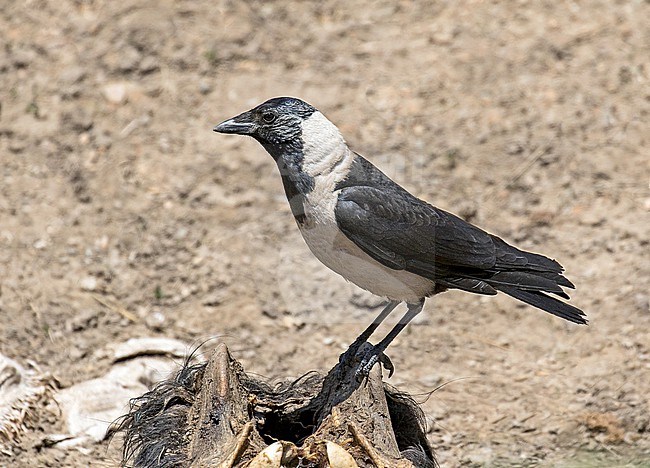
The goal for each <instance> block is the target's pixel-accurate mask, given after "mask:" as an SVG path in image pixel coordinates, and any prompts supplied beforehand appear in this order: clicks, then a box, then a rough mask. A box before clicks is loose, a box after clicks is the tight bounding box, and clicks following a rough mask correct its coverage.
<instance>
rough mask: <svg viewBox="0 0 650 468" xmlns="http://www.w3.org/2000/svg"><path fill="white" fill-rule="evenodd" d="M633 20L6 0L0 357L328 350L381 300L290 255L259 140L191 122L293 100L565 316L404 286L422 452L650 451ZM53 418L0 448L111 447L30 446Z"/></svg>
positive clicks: (57, 360) (65, 371)
mask: <svg viewBox="0 0 650 468" xmlns="http://www.w3.org/2000/svg"><path fill="white" fill-rule="evenodd" d="M649 17H650V3H648V2H647V1H641V0H637V1H618V2H606V1H585V2H528V1H518V2H485V1H467V2H433V3H429V2H409V1H401V2H392V1H380V2H372V3H368V4H365V5H361V4H350V3H349V2H343V1H340V2H323V3H317V2H287V1H273V2H261V1H253V2H231V1H212V2H207V1H193V2H189V1H182V2H172V1H161V2H156V3H155V5H154V4H151V3H150V2H144V1H135V0H128V1H124V2H94V1H77V2H74V1H62V2H56V3H55V2H45V1H27V2H9V3H7V2H5V3H4V4H3V6H2V8H1V9H0V31H2V33H1V35H2V36H1V37H2V44H1V46H0V81H1V83H2V84H1V86H0V105H1V107H0V158H1V162H2V164H1V166H0V170H1V171H2V183H1V184H0V352H2V353H4V354H6V355H8V356H10V357H12V358H15V359H17V360H19V361H21V362H25V361H27V360H33V361H35V362H36V363H38V364H39V365H40V366H41V367H42V368H43V369H44V370H46V371H49V372H51V373H53V374H54V375H56V376H57V377H58V379H59V380H60V383H61V385H62V386H64V387H65V386H69V385H72V384H74V383H77V382H80V381H83V380H86V379H89V378H92V377H96V376H98V375H100V374H102V373H104V372H105V371H106V370H107V369H108V367H109V365H110V360H109V359H108V358H107V356H106V353H105V352H103V351H102V350H103V349H105V347H106V345H108V344H109V343H112V342H117V341H123V340H125V339H128V338H130V337H137V336H150V335H159V336H170V337H177V338H180V339H183V340H185V341H187V342H188V343H198V342H200V341H202V340H204V339H206V338H208V337H210V336H213V335H219V336H221V338H222V339H223V340H224V341H226V343H228V345H229V347H230V348H231V350H232V351H233V353H234V354H235V356H236V357H237V358H238V359H240V360H242V362H243V363H244V364H245V366H246V368H247V370H249V371H254V372H258V373H259V374H263V375H266V376H269V377H271V378H283V377H287V376H297V375H300V374H302V373H304V372H306V371H308V370H310V369H328V368H330V367H331V365H332V364H333V363H334V362H335V360H336V358H337V356H338V354H339V353H340V352H341V351H342V350H343V349H344V348H345V346H346V345H347V344H348V343H349V342H351V341H352V340H353V339H354V337H355V336H356V334H357V333H358V332H359V331H360V330H362V329H363V327H364V326H365V325H366V324H367V322H368V321H369V320H370V319H371V317H372V316H373V314H375V313H376V312H377V308H378V306H379V304H380V301H378V300H377V299H375V298H373V297H372V296H370V295H368V294H366V293H363V292H359V291H358V290H356V289H355V288H354V287H353V286H350V285H348V284H347V283H345V281H344V280H342V279H341V278H339V277H337V276H336V275H335V274H334V273H330V272H329V271H327V270H326V269H325V268H324V267H322V266H320V265H319V264H318V262H317V261H316V260H314V259H313V258H311V256H310V254H309V253H308V251H307V248H306V247H305V245H304V244H303V242H302V240H301V239H300V237H299V234H298V233H297V229H296V227H295V225H294V222H293V219H292V217H291V215H290V213H289V209H288V206H287V203H286V201H285V199H284V195H283V194H282V191H281V184H280V181H279V178H278V176H277V173H276V169H275V167H274V164H273V161H272V160H271V159H270V158H269V157H268V156H267V155H266V154H265V153H264V151H263V150H262V148H261V147H259V146H258V145H257V144H256V143H255V142H253V141H248V140H245V139H241V138H234V137H225V136H221V135H215V134H213V133H212V132H211V128H212V126H213V125H214V124H216V123H218V122H219V121H220V120H222V119H225V118H227V117H230V116H232V115H234V114H235V113H238V112H240V111H242V110H245V109H246V108H249V107H251V106H252V105H254V104H257V103H258V102H261V101H263V100H265V99H267V98H269V97H272V96H277V95H293V96H299V97H302V98H303V99H305V100H307V101H309V102H310V103H312V104H314V105H315V106H316V107H318V108H319V109H321V110H322V111H323V112H324V113H325V114H326V115H327V116H328V117H329V118H330V119H331V120H332V121H334V122H335V123H336V124H337V125H338V126H339V127H340V128H341V130H342V132H343V133H344V135H345V136H346V138H347V140H348V143H349V144H350V145H351V146H352V147H353V148H354V149H355V150H357V151H358V152H360V153H361V154H363V155H365V156H366V157H368V158H369V159H370V160H372V161H373V162H374V163H375V164H377V165H378V166H379V167H381V168H383V169H384V170H385V171H387V172H388V173H389V174H390V175H392V176H394V178H395V179H396V180H397V181H398V182H400V183H402V184H403V185H404V186H406V187H407V188H408V189H410V190H411V191H413V192H414V193H416V194H417V195H419V196H421V197H422V198H425V199H426V200H428V201H430V202H432V203H434V204H436V205H437V206H439V207H441V208H444V209H448V210H450V211H453V212H456V213H458V214H460V215H462V216H464V217H466V218H467V219H470V220H471V221H473V222H475V223H477V224H479V225H481V226H482V227H484V228H485V229H487V230H489V231H491V232H493V233H495V234H498V235H500V236H502V237H504V238H505V239H507V240H509V241H511V242H515V243H516V244H517V245H519V246H521V247H523V248H526V249H531V250H534V251H539V252H541V253H545V254H547V255H550V256H553V257H555V258H557V259H558V260H560V261H561V262H562V264H563V265H564V266H565V267H566V269H567V274H568V276H569V277H570V278H571V280H572V281H573V282H574V283H575V284H576V285H577V290H576V291H575V293H574V294H573V297H572V303H574V304H576V305H578V306H580V307H581V308H583V309H584V310H585V311H586V312H587V313H588V316H589V319H590V321H591V323H590V325H589V326H588V327H578V326H573V325H569V324H566V323H563V322H562V321H560V320H559V319H556V318H554V317H551V316H549V315H546V314H543V313H541V312H539V311H536V310H533V309H532V308H530V307H525V306H521V305H519V304H517V303H516V302H514V301H512V300H509V299H508V298H496V299H492V298H487V299H485V298H480V297H477V296H472V295H468V294H464V293H460V292H450V293H446V294H444V295H441V296H439V297H436V298H435V299H434V300H430V301H429V302H428V304H427V306H426V308H425V313H424V316H423V318H422V319H421V320H420V321H419V322H418V323H417V324H415V325H412V326H411V327H410V328H409V329H408V330H407V331H406V332H405V333H404V334H403V335H402V336H400V338H399V339H398V340H397V342H396V343H395V344H394V345H393V346H392V347H391V349H390V352H389V354H390V356H391V358H392V359H393V362H394V363H395V365H396V367H397V372H396V375H395V376H394V377H393V379H392V382H391V383H392V384H393V385H397V386H398V387H399V388H400V389H401V390H404V391H410V392H412V393H415V394H421V396H420V397H419V398H420V399H421V400H422V401H425V400H426V401H425V403H424V410H425V411H426V413H427V415H428V418H429V420H430V433H429V437H430V440H431V442H432V444H433V445H434V447H435V448H436V449H437V452H438V457H439V459H440V462H441V463H442V466H445V467H455V466H563V467H577V466H650V461H649V460H650V402H649V392H648V389H650V327H649V325H650V311H649V306H648V303H649V295H648V290H650V287H649V286H650V284H649V283H650V281H649V278H650V262H649V261H648V250H649V246H648V242H649V230H650V219H649V218H650V216H649V215H650V191H649V188H648V180H649V179H648V178H649V175H650V171H649V167H648V153H649V149H648V148H649V147H650V141H649V139H650V131H649V127H648V121H649V120H650V114H649V112H650V85H649V83H650V62H649V61H648V57H649V56H650V55H649V54H648V51H649V50H650V26H649V24H650V23H648V20H647V19H648V18H649ZM97 298H99V299H101V300H102V301H103V303H104V304H106V303H108V304H112V305H113V306H112V307H107V306H106V305H104V304H103V303H102V302H100V301H98V300H97ZM122 309H124V310H127V311H130V312H131V313H133V314H135V316H136V317H137V320H135V322H132V321H131V320H129V319H127V318H125V317H123V316H122V315H120V314H119V313H118V311H119V310H122ZM440 386H442V387H440ZM438 387H440V388H438ZM435 388H438V389H437V390H436V391H435V392H434V393H433V394H431V395H430V397H428V398H426V394H427V392H430V391H431V390H433V389H435ZM63 430H64V428H63V427H62V425H61V422H60V421H59V420H58V418H57V417H56V416H50V417H46V416H44V417H43V418H42V420H41V423H40V424H39V425H37V426H36V427H34V428H32V430H31V431H30V432H29V434H28V435H27V436H26V437H24V438H23V441H22V444H21V446H20V447H16V448H15V450H14V455H13V456H12V457H6V458H0V466H89V465H92V466H114V465H115V464H116V463H117V461H118V454H119V451H118V449H119V446H117V445H118V444H113V445H111V446H109V445H108V444H106V443H104V444H99V445H92V446H87V447H82V450H76V449H74V450H63V449H59V448H43V447H41V444H40V441H41V440H42V438H43V435H44V434H47V433H53V432H61V431H63Z"/></svg>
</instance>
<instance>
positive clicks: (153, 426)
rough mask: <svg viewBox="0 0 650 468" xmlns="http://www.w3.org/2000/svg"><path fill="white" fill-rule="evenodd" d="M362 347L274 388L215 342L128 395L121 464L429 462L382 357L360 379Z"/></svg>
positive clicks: (218, 466) (409, 406) (258, 467)
mask: <svg viewBox="0 0 650 468" xmlns="http://www.w3.org/2000/svg"><path fill="white" fill-rule="evenodd" d="M364 346H369V345H367V344H364V345H362V346H361V349H359V350H353V351H351V352H350V353H352V354H350V353H348V354H344V355H343V356H342V357H341V359H340V361H339V363H338V364H337V365H336V366H334V368H333V369H332V370H330V372H329V373H328V374H327V375H326V376H325V377H323V376H321V375H319V374H316V373H310V374H308V375H307V376H303V377H302V378H300V379H298V380H296V381H293V382H285V383H282V384H279V385H277V386H274V387H271V386H270V385H268V384H267V383H265V382H263V381H260V380H258V379H254V378H251V377H250V376H248V375H247V374H246V373H245V372H244V369H243V368H242V366H241V364H239V362H237V361H235V360H234V359H233V358H232V357H231V356H230V354H229V352H228V349H227V348H226V346H225V345H223V344H221V345H219V346H218V347H217V348H216V349H215V351H214V352H213V353H212V356H211V357H210V359H209V360H208V362H207V363H206V364H205V365H199V366H197V365H195V366H186V367H184V368H183V369H181V370H180V371H179V373H178V374H177V376H176V377H175V378H174V379H170V380H169V381H165V382H162V383H161V384H159V386H158V387H156V388H155V389H153V390H152V391H151V392H148V393H147V394H146V395H144V396H143V397H141V398H140V399H137V400H136V401H135V402H134V403H133V407H132V410H131V412H130V413H129V414H128V415H126V416H125V417H124V419H123V420H122V422H121V424H120V427H119V430H122V431H123V432H124V433H125V446H124V455H123V457H124V459H123V464H127V463H129V464H130V463H133V466H136V467H150V466H156V467H161V466H162V467H166V466H169V467H171V466H174V467H191V468H199V467H201V468H204V467H205V468H207V467H215V468H244V467H246V468H268V467H270V468H281V467H284V466H297V465H298V464H299V463H300V466H313V467H326V466H330V467H332V468H365V467H385V468H413V467H415V468H431V467H434V466H435V462H434V459H433V455H432V452H431V450H430V448H429V446H428V443H427V441H426V437H425V435H424V432H423V423H422V414H421V412H420V410H419V409H418V408H417V406H416V405H415V403H414V402H413V400H412V399H410V397H408V396H406V395H404V394H399V393H397V392H395V391H394V390H393V389H391V388H390V387H387V386H386V385H385V384H384V383H383V382H382V370H381V368H380V367H379V366H376V367H375V368H374V369H373V371H372V372H371V374H370V376H369V377H368V378H367V379H365V380H363V381H361V382H360V381H359V380H358V379H357V377H356V375H355V370H356V359H355V358H356V353H357V352H358V353H359V355H362V354H363V352H364V350H365V348H364ZM395 424H398V425H397V426H396V425H395ZM179 434H182V436H180V437H179ZM396 434H397V435H396Z"/></svg>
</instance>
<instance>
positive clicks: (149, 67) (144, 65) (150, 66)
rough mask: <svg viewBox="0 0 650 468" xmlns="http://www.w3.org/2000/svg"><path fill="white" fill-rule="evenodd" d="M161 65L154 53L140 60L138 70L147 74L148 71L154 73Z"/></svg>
mask: <svg viewBox="0 0 650 468" xmlns="http://www.w3.org/2000/svg"><path fill="white" fill-rule="evenodd" d="M159 68H160V66H159V65H158V59H156V57H154V56H152V55H148V56H146V57H145V58H144V59H142V62H140V66H139V67H138V70H140V73H142V74H147V73H152V72H154V71H156V70H158V69H159Z"/></svg>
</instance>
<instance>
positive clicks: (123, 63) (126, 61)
mask: <svg viewBox="0 0 650 468" xmlns="http://www.w3.org/2000/svg"><path fill="white" fill-rule="evenodd" d="M140 60H141V57H140V52H138V50H137V49H136V48H135V47H128V48H127V49H126V50H124V51H122V53H121V54H120V61H119V64H118V66H117V67H118V69H119V70H120V71H123V72H129V71H132V70H135V69H136V68H138V65H139V64H140Z"/></svg>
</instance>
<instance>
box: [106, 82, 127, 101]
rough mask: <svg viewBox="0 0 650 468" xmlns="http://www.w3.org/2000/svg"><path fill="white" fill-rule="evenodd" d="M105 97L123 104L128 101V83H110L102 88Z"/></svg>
mask: <svg viewBox="0 0 650 468" xmlns="http://www.w3.org/2000/svg"><path fill="white" fill-rule="evenodd" d="M102 94H103V95H104V98H105V99H106V100H107V101H108V102H110V103H113V104H121V103H123V102H124V101H126V84H124V83H110V84H107V85H106V86H104V88H103V89H102Z"/></svg>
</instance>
